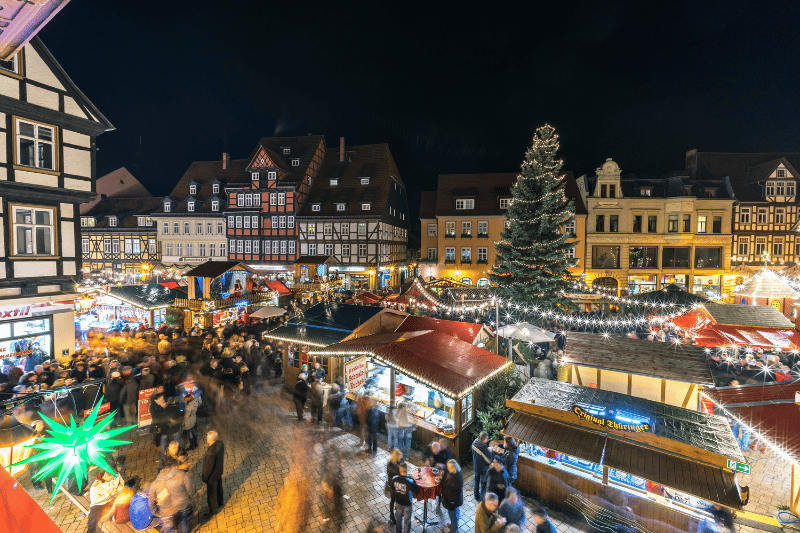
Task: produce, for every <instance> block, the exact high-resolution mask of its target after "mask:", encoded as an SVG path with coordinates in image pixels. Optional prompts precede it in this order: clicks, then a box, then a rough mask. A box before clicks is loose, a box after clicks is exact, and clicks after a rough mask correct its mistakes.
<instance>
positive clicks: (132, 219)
mask: <svg viewBox="0 0 800 533" xmlns="http://www.w3.org/2000/svg"><path fill="white" fill-rule="evenodd" d="M160 208H162V205H161V199H160V198H152V197H151V198H118V197H115V196H112V197H110V198H106V199H105V200H100V202H98V203H97V205H95V206H94V207H92V208H91V209H90V210H89V211H87V212H86V213H84V214H83V215H81V216H84V217H94V218H95V219H96V220H97V222H96V224H95V226H94V227H95V228H109V227H111V226H109V225H108V217H109V216H116V217H117V225H116V226H114V228H138V227H140V226H139V220H138V218H137V217H138V216H149V215H151V214H152V213H154V212H155V211H156V210H158V209H160ZM141 228H142V230H146V229H148V228H151V229H153V230H155V229H156V227H155V225H153V226H142V227H141ZM92 229H93V228H85V227H84V228H81V231H83V230H92Z"/></svg>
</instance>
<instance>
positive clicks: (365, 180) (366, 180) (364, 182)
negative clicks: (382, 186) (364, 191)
mask: <svg viewBox="0 0 800 533" xmlns="http://www.w3.org/2000/svg"><path fill="white" fill-rule="evenodd" d="M361 185H369V178H361Z"/></svg>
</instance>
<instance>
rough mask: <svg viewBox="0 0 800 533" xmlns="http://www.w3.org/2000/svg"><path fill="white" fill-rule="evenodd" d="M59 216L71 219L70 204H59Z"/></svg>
mask: <svg viewBox="0 0 800 533" xmlns="http://www.w3.org/2000/svg"><path fill="white" fill-rule="evenodd" d="M60 207H61V216H62V217H67V218H72V204H61V206H60Z"/></svg>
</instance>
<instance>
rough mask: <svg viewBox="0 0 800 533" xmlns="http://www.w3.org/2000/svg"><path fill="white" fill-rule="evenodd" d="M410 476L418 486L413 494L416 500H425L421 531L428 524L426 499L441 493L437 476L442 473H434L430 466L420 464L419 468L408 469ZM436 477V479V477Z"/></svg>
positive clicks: (439, 479)
mask: <svg viewBox="0 0 800 533" xmlns="http://www.w3.org/2000/svg"><path fill="white" fill-rule="evenodd" d="M409 474H410V475H411V478H412V479H413V480H414V481H416V483H417V485H419V486H420V490H418V491H417V493H416V494H415V495H414V498H416V500H417V501H423V502H425V503H424V504H423V505H424V507H423V511H422V531H423V533H424V532H425V530H426V528H427V526H428V502H427V500H430V499H436V497H437V496H439V495H440V494H441V493H442V485H441V478H440V477H438V476H440V475H441V474H442V471H441V470H440V471H439V474H436V475H434V473H433V469H432V468H431V467H430V466H422V467H420V468H412V469H410V470H409ZM437 477H438V479H437Z"/></svg>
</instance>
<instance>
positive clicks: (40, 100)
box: [25, 83, 58, 111]
mask: <svg viewBox="0 0 800 533" xmlns="http://www.w3.org/2000/svg"><path fill="white" fill-rule="evenodd" d="M25 85H26V87H25V91H26V92H27V93H28V103H30V104H35V105H40V106H42V107H47V108H49V109H54V110H56V111H58V93H54V92H53V91H49V90H47V89H42V88H41V87H37V86H35V85H31V84H30V83H26V84H25Z"/></svg>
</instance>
